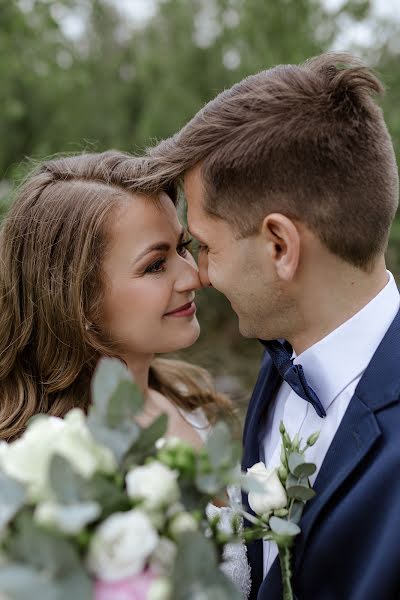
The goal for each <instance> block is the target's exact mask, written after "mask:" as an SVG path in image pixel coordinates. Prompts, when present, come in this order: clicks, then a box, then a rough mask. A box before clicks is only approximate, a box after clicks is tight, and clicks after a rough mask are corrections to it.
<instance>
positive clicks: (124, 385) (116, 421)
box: [106, 380, 143, 428]
mask: <svg viewBox="0 0 400 600" xmlns="http://www.w3.org/2000/svg"><path fill="white" fill-rule="evenodd" d="M142 409H143V394H142V392H141V391H140V389H139V387H138V386H137V385H136V384H135V383H134V382H133V381H128V380H123V381H120V382H119V383H118V385H117V387H116V389H115V391H114V392H113V394H112V395H111V396H110V399H109V402H108V407H107V413H106V415H107V418H106V421H107V425H108V426H109V427H111V428H117V427H119V426H120V425H123V424H124V423H126V422H127V421H131V420H132V418H133V417H134V416H136V415H137V414H138V413H140V412H141V410H142Z"/></svg>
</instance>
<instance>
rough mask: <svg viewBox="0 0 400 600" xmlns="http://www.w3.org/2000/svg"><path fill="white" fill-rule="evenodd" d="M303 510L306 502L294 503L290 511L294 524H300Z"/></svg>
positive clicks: (296, 501)
mask: <svg viewBox="0 0 400 600" xmlns="http://www.w3.org/2000/svg"><path fill="white" fill-rule="evenodd" d="M303 510H304V502H301V501H299V500H295V502H293V506H292V508H291V509H290V520H291V521H293V523H300V519H301V517H302V514H303Z"/></svg>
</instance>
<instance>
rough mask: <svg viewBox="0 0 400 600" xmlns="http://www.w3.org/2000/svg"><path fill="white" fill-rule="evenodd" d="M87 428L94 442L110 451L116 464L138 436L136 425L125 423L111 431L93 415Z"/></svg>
mask: <svg viewBox="0 0 400 600" xmlns="http://www.w3.org/2000/svg"><path fill="white" fill-rule="evenodd" d="M87 426H88V428H89V430H90V432H91V434H92V435H93V437H94V438H95V440H96V441H97V442H98V443H99V444H102V445H103V446H106V447H107V448H109V449H110V450H111V451H112V453H113V454H114V456H115V458H116V460H117V462H118V464H120V463H121V461H122V460H123V458H124V456H125V454H126V453H127V452H128V451H129V449H130V448H131V447H132V445H133V444H134V443H135V442H136V440H137V439H138V438H139V436H140V427H139V425H137V423H134V422H126V423H124V424H121V425H120V426H119V428H118V429H112V428H110V427H108V426H107V425H106V424H104V422H103V421H102V420H101V419H100V418H98V416H97V415H95V414H93V413H92V414H90V415H89V417H88V419H87Z"/></svg>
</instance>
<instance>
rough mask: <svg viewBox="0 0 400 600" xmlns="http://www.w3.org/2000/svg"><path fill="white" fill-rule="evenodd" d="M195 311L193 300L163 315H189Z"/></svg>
mask: <svg viewBox="0 0 400 600" xmlns="http://www.w3.org/2000/svg"><path fill="white" fill-rule="evenodd" d="M195 312H196V305H195V303H194V302H193V300H192V302H187V303H186V304H183V305H182V306H179V307H178V308H175V309H174V310H171V311H170V312H167V313H165V315H164V317H190V316H191V315H193V314H194V313H195Z"/></svg>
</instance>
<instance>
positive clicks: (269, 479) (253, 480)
mask: <svg viewBox="0 0 400 600" xmlns="http://www.w3.org/2000/svg"><path fill="white" fill-rule="evenodd" d="M279 431H280V433H281V437H282V449H281V464H280V466H279V468H277V469H274V468H269V469H268V468H266V467H265V465H264V463H262V462H259V463H257V464H255V465H253V466H252V467H251V468H249V469H247V475H246V478H247V479H248V480H249V488H248V490H249V493H248V504H249V506H250V508H251V510H252V511H253V512H254V513H255V514H256V515H257V516H254V515H251V514H249V513H247V512H246V511H243V516H244V517H245V518H246V519H247V521H248V522H249V523H251V524H252V525H255V528H251V527H250V528H249V530H248V532H247V534H246V539H247V541H251V540H254V539H259V538H260V537H262V538H263V539H264V540H270V541H273V542H275V543H276V545H277V546H278V551H279V559H280V564H281V571H282V584H283V600H293V597H294V596H293V590H292V584H291V579H292V572H291V558H292V556H291V548H292V546H293V545H294V540H295V537H296V536H297V535H298V534H299V533H300V531H301V529H300V527H299V522H300V519H301V515H302V513H303V510H304V505H305V503H306V502H307V501H308V500H311V498H313V496H315V492H314V490H313V489H312V487H311V485H310V481H309V477H310V476H311V475H312V474H313V473H315V471H316V466H315V464H313V463H309V462H307V461H306V459H305V453H306V451H307V449H308V448H309V447H310V446H313V445H314V444H315V442H316V441H317V439H318V435H319V433H314V434H312V435H311V436H310V437H309V438H308V440H307V441H306V443H305V445H304V446H303V447H302V446H301V439H300V438H299V436H298V435H295V436H294V438H293V440H292V439H291V438H290V436H289V434H288V432H287V431H286V429H285V426H284V424H283V423H282V422H281V425H280V428H279ZM254 485H256V489H254V490H253V489H251V488H252V486H254Z"/></svg>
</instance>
